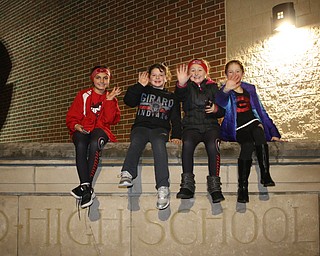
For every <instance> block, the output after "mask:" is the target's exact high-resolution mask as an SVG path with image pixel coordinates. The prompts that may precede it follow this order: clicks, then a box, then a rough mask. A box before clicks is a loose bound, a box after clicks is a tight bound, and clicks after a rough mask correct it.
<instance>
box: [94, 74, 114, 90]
mask: <svg viewBox="0 0 320 256" xmlns="http://www.w3.org/2000/svg"><path fill="white" fill-rule="evenodd" d="M93 84H94V88H93V89H94V91H95V92H96V93H98V94H103V93H104V92H105V91H106V89H107V88H108V87H109V84H110V77H109V76H108V75H107V74H106V73H98V74H96V76H95V77H94V78H93Z"/></svg>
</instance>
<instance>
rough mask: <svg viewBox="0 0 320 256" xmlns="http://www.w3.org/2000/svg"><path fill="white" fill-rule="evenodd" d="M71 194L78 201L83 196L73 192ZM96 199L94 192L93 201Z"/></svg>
mask: <svg viewBox="0 0 320 256" xmlns="http://www.w3.org/2000/svg"><path fill="white" fill-rule="evenodd" d="M70 194H71V195H72V196H73V197H74V198H75V199H77V200H80V199H81V196H78V195H77V194H75V193H73V192H72V191H70ZM95 197H96V194H95V193H94V192H93V193H92V199H94V198H95Z"/></svg>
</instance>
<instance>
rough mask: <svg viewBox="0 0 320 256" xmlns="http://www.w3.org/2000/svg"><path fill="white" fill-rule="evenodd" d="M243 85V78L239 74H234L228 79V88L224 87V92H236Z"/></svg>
mask: <svg viewBox="0 0 320 256" xmlns="http://www.w3.org/2000/svg"><path fill="white" fill-rule="evenodd" d="M240 85H241V76H240V75H238V74H232V75H231V76H229V77H228V79H227V82H226V86H225V87H224V89H223V91H224V92H229V91H231V90H236V89H237V88H239V86H240Z"/></svg>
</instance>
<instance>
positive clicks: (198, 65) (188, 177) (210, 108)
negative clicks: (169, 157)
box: [175, 59, 224, 203]
mask: <svg viewBox="0 0 320 256" xmlns="http://www.w3.org/2000/svg"><path fill="white" fill-rule="evenodd" d="M208 74H209V63H208V62H207V61H205V60H203V59H194V60H192V61H190V62H189V64H188V65H185V64H184V65H181V66H180V67H178V68H177V78H178V81H177V84H176V90H175V94H176V95H177V97H178V99H179V100H180V101H181V102H182V107H183V111H184V118H183V121H182V127H183V133H182V141H183V147H182V170H183V173H182V175H181V184H180V191H179V193H178V194H177V198H182V199H188V198H193V196H194V192H195V180H194V174H193V165H194V162H193V161H194V160H193V155H194V151H195V149H196V147H197V145H198V144H199V143H200V142H203V143H204V145H205V148H206V151H207V155H208V168H209V175H208V176H207V189H208V192H209V194H210V195H211V197H212V202H213V203H218V202H220V201H222V200H224V197H223V195H222V192H221V182H220V177H219V172H220V150H219V146H220V125H219V123H218V118H220V117H223V116H224V109H223V108H221V107H219V106H218V105H217V104H215V95H216V93H217V92H218V86H217V84H216V83H215V82H214V81H212V80H211V79H210V78H209V77H208Z"/></svg>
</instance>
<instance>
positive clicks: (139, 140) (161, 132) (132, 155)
mask: <svg viewBox="0 0 320 256" xmlns="http://www.w3.org/2000/svg"><path fill="white" fill-rule="evenodd" d="M168 138H169V134H168V131H167V130H166V129H163V128H155V129H151V128H146V127H135V128H133V129H132V131H131V135H130V140H131V143H130V146H129V148H128V152H127V155H126V158H125V160H124V163H123V166H122V171H128V172H129V173H130V174H131V175H132V177H133V178H136V177H137V176H138V169H137V167H138V164H139V160H140V157H141V154H142V152H143V150H144V149H145V147H146V145H147V143H148V142H150V143H151V148H152V151H153V159H154V172H155V180H156V189H158V188H159V187H161V186H166V187H169V167H168V154H167V148H166V142H167V141H168Z"/></svg>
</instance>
